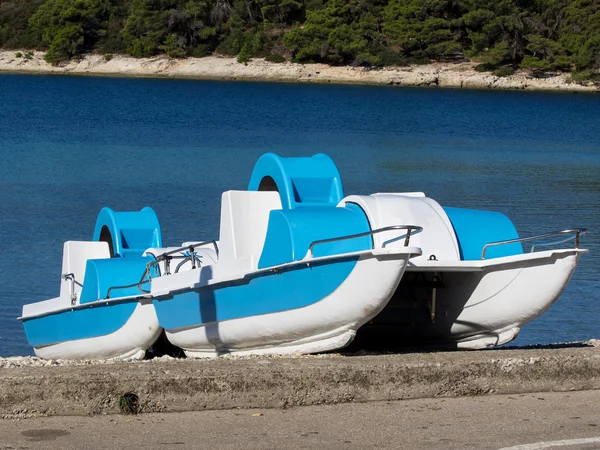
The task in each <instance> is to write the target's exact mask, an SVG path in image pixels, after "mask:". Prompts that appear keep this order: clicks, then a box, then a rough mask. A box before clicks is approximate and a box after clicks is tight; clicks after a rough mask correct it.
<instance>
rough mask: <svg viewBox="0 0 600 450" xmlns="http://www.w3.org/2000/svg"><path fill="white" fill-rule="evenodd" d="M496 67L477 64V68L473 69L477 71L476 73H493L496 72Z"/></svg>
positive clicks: (488, 64) (487, 64)
mask: <svg viewBox="0 0 600 450" xmlns="http://www.w3.org/2000/svg"><path fill="white" fill-rule="evenodd" d="M496 67H497V66H495V65H494V64H490V63H483V64H477V65H476V66H475V67H473V69H475V72H493V71H494V70H496Z"/></svg>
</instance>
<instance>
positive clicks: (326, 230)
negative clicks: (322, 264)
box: [258, 204, 373, 269]
mask: <svg viewBox="0 0 600 450" xmlns="http://www.w3.org/2000/svg"><path fill="white" fill-rule="evenodd" d="M367 231H370V226H369V222H368V220H367V217H366V216H365V214H364V212H363V211H362V209H360V207H358V206H357V205H353V204H349V205H347V206H346V207H343V208H330V207H312V208H311V207H302V208H297V209H292V210H274V211H271V212H270V215H269V224H268V228H267V237H266V239H265V244H264V246H263V250H262V253H261V257H260V260H259V263H258V267H259V268H260V269H262V268H265V267H270V266H274V265H277V264H283V263H287V262H291V261H297V260H300V259H302V258H303V257H304V256H305V255H306V253H307V251H308V248H309V246H310V244H311V243H312V242H314V241H317V240H321V239H329V238H334V237H340V236H346V235H352V234H358V233H363V232H367ZM372 242H373V241H372V238H371V236H363V237H360V238H354V239H347V240H340V241H335V242H330V243H325V244H319V245H316V246H315V247H314V249H313V255H314V256H315V257H317V256H329V255H336V254H341V253H349V252H355V251H361V250H369V249H371V248H373V247H372V246H373V244H372Z"/></svg>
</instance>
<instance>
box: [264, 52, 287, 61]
mask: <svg viewBox="0 0 600 450" xmlns="http://www.w3.org/2000/svg"><path fill="white" fill-rule="evenodd" d="M265 61H269V62H272V63H282V62H285V61H286V60H285V57H284V56H282V55H280V54H278V53H270V54H268V55H267V56H265Z"/></svg>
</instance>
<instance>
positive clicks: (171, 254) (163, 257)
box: [148, 240, 219, 275]
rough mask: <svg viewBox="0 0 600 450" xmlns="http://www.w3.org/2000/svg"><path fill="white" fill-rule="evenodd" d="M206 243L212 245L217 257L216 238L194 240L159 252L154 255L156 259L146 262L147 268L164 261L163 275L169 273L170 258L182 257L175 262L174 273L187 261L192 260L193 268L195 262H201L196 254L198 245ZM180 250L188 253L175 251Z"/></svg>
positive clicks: (193, 267)
mask: <svg viewBox="0 0 600 450" xmlns="http://www.w3.org/2000/svg"><path fill="white" fill-rule="evenodd" d="M206 244H212V245H213V247H214V249H215V252H216V254H217V258H218V257H219V246H218V245H217V241H216V240H212V241H203V242H196V243H194V244H190V245H186V246H185V247H179V248H176V249H175V250H170V251H168V252H165V253H161V254H160V255H158V256H157V257H156V259H155V260H154V261H152V262H151V263H148V269H151V268H152V267H153V266H155V265H158V264H159V263H161V262H164V263H165V275H170V274H171V260H173V259H182V261H181V262H180V263H179V264H177V266H176V267H175V273H177V272H179V269H180V268H181V266H182V265H184V264H185V263H186V262H188V261H191V262H192V269H195V268H196V263H198V264H200V263H201V261H200V258H199V257H198V255H197V254H196V249H197V248H198V247H202V246H204V245H206ZM181 252H189V254H187V255H178V254H177V253H181Z"/></svg>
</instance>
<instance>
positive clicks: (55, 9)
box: [29, 0, 110, 64]
mask: <svg viewBox="0 0 600 450" xmlns="http://www.w3.org/2000/svg"><path fill="white" fill-rule="evenodd" d="M109 13H110V4H109V3H108V1H107V0H47V1H46V2H45V3H44V4H43V5H41V6H40V8H39V9H38V10H37V12H36V13H35V14H33V15H32V16H31V18H30V19H29V24H30V25H31V27H32V28H33V29H35V30H37V31H38V32H40V33H41V35H42V39H43V40H44V42H46V43H47V44H48V52H47V53H46V56H45V58H46V60H47V61H48V62H51V63H53V64H56V63H59V62H61V61H64V60H66V59H69V58H71V57H73V56H75V55H78V54H81V53H83V52H84V51H85V50H87V49H90V48H92V47H93V45H94V43H95V42H96V41H97V40H98V38H99V37H100V36H101V35H102V34H103V33H104V32H105V30H106V21H107V19H108V17H109Z"/></svg>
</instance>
